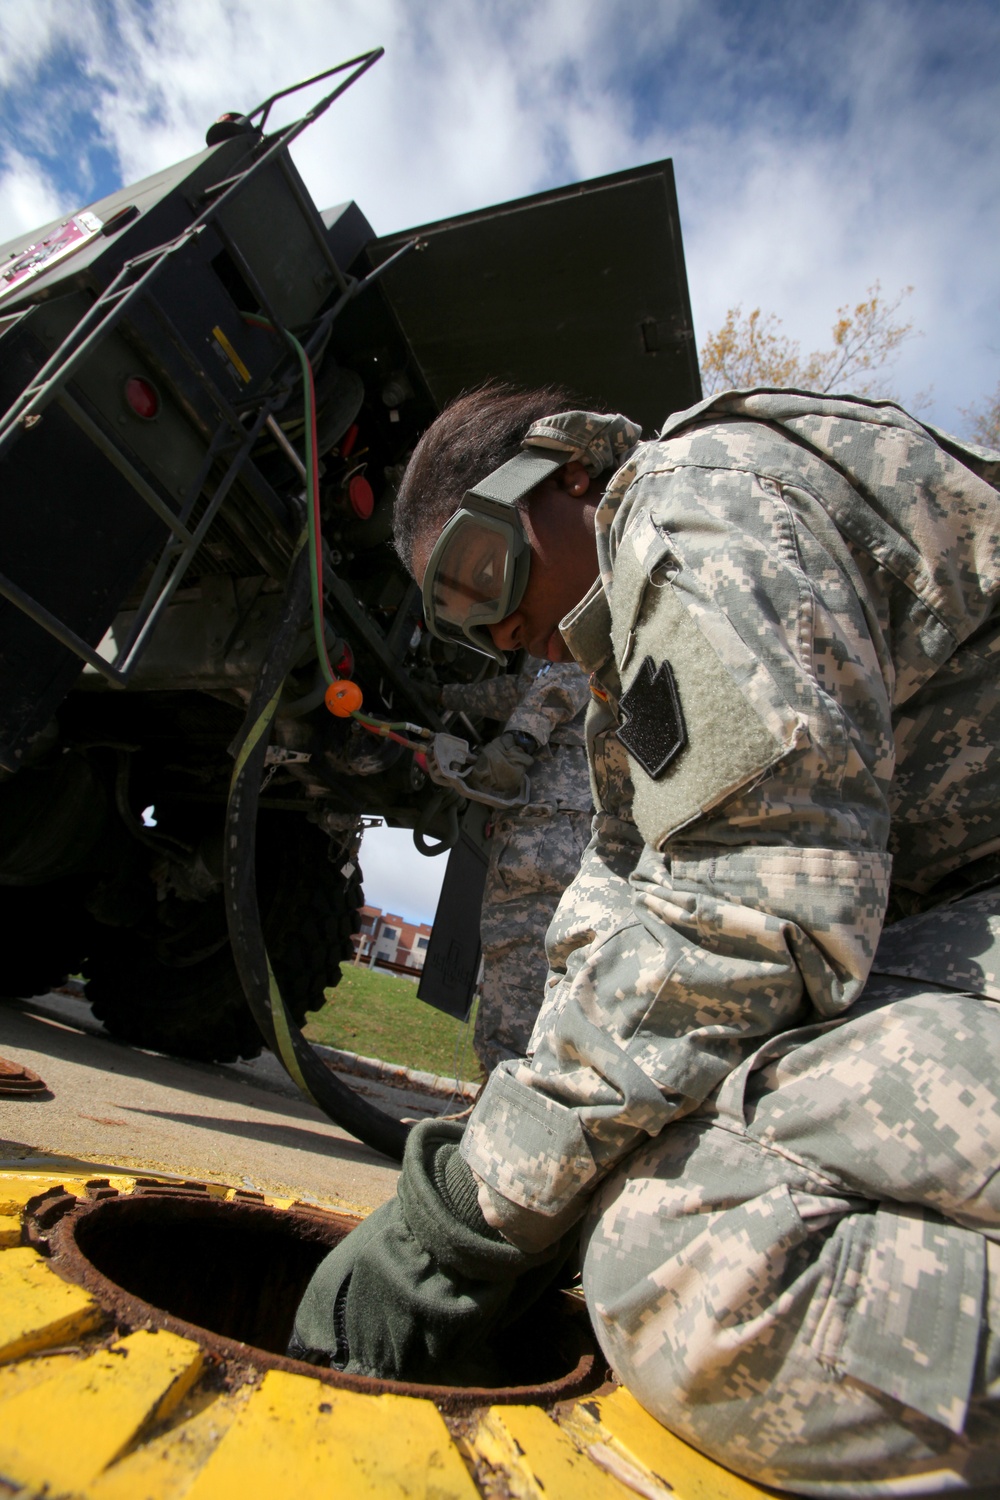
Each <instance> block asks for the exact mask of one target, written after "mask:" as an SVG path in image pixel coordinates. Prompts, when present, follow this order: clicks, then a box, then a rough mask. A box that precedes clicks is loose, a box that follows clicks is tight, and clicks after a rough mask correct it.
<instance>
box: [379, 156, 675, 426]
mask: <svg viewBox="0 0 1000 1500" xmlns="http://www.w3.org/2000/svg"><path fill="white" fill-rule="evenodd" d="M414 236H416V237H417V239H418V241H421V242H423V243H424V245H425V248H424V249H423V251H422V253H421V254H419V255H412V256H409V257H407V258H406V259H405V260H403V261H400V262H399V263H398V264H397V265H395V266H393V267H392V268H391V269H390V270H387V272H386V274H385V276H384V278H383V279H382V282H381V288H380V289H381V295H382V297H384V298H385V300H386V301H387V303H388V304H389V306H390V307H391V309H392V311H393V313H394V315H395V317H396V319H397V321H398V324H399V327H400V329H401V331H402V333H403V335H404V337H405V339H406V342H407V344H408V345H409V348H410V350H411V352H412V356H413V358H414V360H415V361H416V363H417V365H418V367H419V370H420V372H421V375H422V377H423V380H424V382H425V384H426V386H427V388H428V389H429V391H430V392H431V395H432V396H433V398H434V401H435V403H436V404H437V405H438V406H441V405H443V404H444V403H445V402H447V401H449V400H451V399H452V398H453V397H454V396H456V395H458V394H459V392H460V391H462V390H465V389H468V388H469V387H470V386H474V385H476V384H478V383H480V382H481V381H482V380H484V379H487V378H490V377H493V378H497V379H502V380H512V381H515V382H516V383H518V384H522V385H540V384H548V383H552V382H555V383H557V384H562V385H565V386H567V387H569V389H570V390H572V391H573V392H575V393H576V395H577V397H578V398H579V399H580V400H582V401H584V402H586V403H593V404H595V405H598V406H603V407H607V408H610V409H612V410H619V411H623V412H625V413H626V414H627V415H628V416H630V417H632V418H633V419H634V420H636V421H638V422H641V423H642V426H643V428H644V430H645V431H646V432H647V433H652V432H654V431H656V429H657V428H658V427H659V426H660V425H661V424H662V423H663V421H664V419H665V418H666V417H667V416H668V414H669V413H670V412H672V411H679V410H682V409H683V408H684V407H687V406H690V405H692V404H693V403H694V402H695V401H697V400H699V399H700V397H701V382H700V378H699V374H698V354H697V346H696V342H695V337H694V327H693V324H692V319H691V304H690V300H689V297H688V289H687V278H686V274H685V266H684V250H683V244H682V240H681V228H680V217H679V214H678V209H677V194H676V190H675V186H674V174H673V166H672V163H671V162H670V161H660V162H652V163H650V164H649V165H647V166H642V167H635V168H632V169H630V170H628V171H625V172H616V173H613V174H611V175H610V176H607V177H599V178H595V179H593V180H592V181H590V182H586V183H580V184H576V185H574V186H572V187H566V188H557V189H555V190H553V191H550V192H544V193H536V194H534V195H533V196H531V197H528V198H520V199H518V200H516V201H515V202H511V203H502V204H498V205H496V206H494V207H492V208H484V209H480V210H477V211H476V212H475V213H470V214H462V215H460V216H459V217H457V218H453V219H443V220H440V221H439V222H437V223H434V224H425V225H420V226H419V227H417V228H415V229H409V230H406V231H405V233H399V234H392V235H388V236H384V237H382V238H380V239H377V240H374V241H373V242H372V243H371V244H370V245H369V246H368V247H367V248H366V251H365V254H364V261H365V268H366V269H370V268H374V267H376V266H378V265H380V264H381V263H382V262H384V261H385V260H386V259H388V257H389V256H390V255H392V254H394V253H395V252H396V251H398V249H399V248H400V246H401V245H403V244H404V243H405V242H406V241H407V240H409V239H412V238H413V237H414Z"/></svg>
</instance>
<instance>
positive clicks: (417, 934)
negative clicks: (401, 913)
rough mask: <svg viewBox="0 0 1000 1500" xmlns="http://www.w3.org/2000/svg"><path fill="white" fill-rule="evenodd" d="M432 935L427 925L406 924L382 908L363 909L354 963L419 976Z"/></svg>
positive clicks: (355, 942)
mask: <svg viewBox="0 0 1000 1500" xmlns="http://www.w3.org/2000/svg"><path fill="white" fill-rule="evenodd" d="M430 935H431V929H430V927H429V926H428V925H427V923H426V922H407V921H405V920H404V918H403V917H398V916H396V914H395V913H394V912H384V911H382V909H381V907H378V906H363V907H362V908H361V928H360V931H358V932H356V933H355V934H354V938H353V942H354V962H355V963H356V964H368V966H369V967H370V968H374V967H378V968H380V969H391V970H392V971H393V972H395V973H399V972H404V973H410V974H418V973H419V972H420V970H421V969H422V968H423V966H424V959H425V958H426V956H427V944H428V942H429V941H430Z"/></svg>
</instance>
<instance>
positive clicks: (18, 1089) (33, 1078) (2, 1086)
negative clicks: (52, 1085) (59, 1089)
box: [0, 1057, 49, 1097]
mask: <svg viewBox="0 0 1000 1500" xmlns="http://www.w3.org/2000/svg"><path fill="white" fill-rule="evenodd" d="M48 1093H49V1086H48V1084H47V1083H45V1082H44V1080H43V1079H41V1078H39V1076H38V1074H37V1073H35V1072H33V1071H32V1070H31V1068H26V1067H25V1066H24V1064H23V1063H19V1062H12V1061H11V1060H10V1058H9V1057H0V1095H10V1096H12V1097H17V1096H24V1095H25V1094H27V1095H36V1094H48Z"/></svg>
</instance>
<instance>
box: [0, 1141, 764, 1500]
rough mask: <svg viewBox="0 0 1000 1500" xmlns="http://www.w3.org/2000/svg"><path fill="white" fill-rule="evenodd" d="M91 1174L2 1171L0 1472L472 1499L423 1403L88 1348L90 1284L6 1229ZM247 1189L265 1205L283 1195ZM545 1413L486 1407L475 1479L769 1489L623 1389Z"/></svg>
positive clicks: (165, 1352)
mask: <svg viewBox="0 0 1000 1500" xmlns="http://www.w3.org/2000/svg"><path fill="white" fill-rule="evenodd" d="M99 1171H100V1169H99V1168H94V1167H87V1169H86V1170H80V1171H77V1172H76V1173H74V1172H72V1171H69V1170H66V1171H63V1172H62V1173H61V1174H60V1175H59V1176H55V1175H51V1174H44V1173H42V1172H39V1171H31V1172H23V1171H16V1172H15V1171H10V1170H7V1171H4V1170H3V1169H2V1168H0V1474H2V1475H3V1477H4V1478H5V1479H10V1480H11V1481H15V1482H17V1483H18V1484H21V1485H25V1486H27V1487H29V1488H30V1489H32V1490H40V1489H45V1490H46V1491H47V1492H48V1493H53V1494H57V1493H59V1492H61V1491H65V1490H72V1491H73V1493H74V1494H75V1495H76V1496H78V1497H83V1496H85V1497H86V1500H189V1497H190V1500H251V1497H255V1496H256V1495H258V1494H261V1495H267V1497H268V1500H285V1497H287V1500H312V1497H316V1500H320V1497H322V1500H330V1497H335V1500H342V1497H343V1500H352V1497H370V1500H376V1497H377V1500H393V1497H399V1500H411V1497H413V1500H476V1497H477V1496H478V1495H479V1490H478V1489H477V1487H476V1485H475V1484H474V1483H473V1480H472V1478H471V1477H470V1475H469V1473H468V1471H467V1469H466V1467H465V1465H464V1463H463V1461H462V1458H461V1456H460V1454H459V1452H458V1449H457V1448H456V1447H455V1445H454V1444H453V1443H452V1441H451V1438H450V1436H449V1434H448V1431H447V1428H446V1427H445V1424H444V1422H443V1420H442V1418H441V1417H440V1415H439V1413H438V1412H437V1410H436V1409H435V1408H434V1407H433V1406H432V1405H431V1404H430V1403H429V1402H423V1401H419V1400H415V1399H410V1398H405V1397H397V1396H363V1395H360V1394H357V1393H354V1392H350V1391H338V1390H336V1389H335V1388H332V1387H330V1386H327V1385H324V1384H323V1383H322V1382H319V1381H316V1380H312V1379H309V1378H308V1377H305V1376H295V1375H289V1374H286V1373H284V1372H276V1371H275V1372H271V1373H270V1374H268V1375H267V1376H266V1377H265V1378H264V1380H263V1382H262V1384H261V1385H260V1386H259V1387H245V1388H244V1389H243V1390H241V1391H239V1392H237V1393H235V1394H233V1395H219V1394H217V1392H216V1391H214V1390H211V1389H207V1388H204V1387H202V1386H199V1385H197V1384H196V1382H197V1380H198V1376H199V1372H200V1369H201V1354H200V1352H199V1351H198V1349H197V1348H196V1346H195V1345H194V1344H192V1343H190V1342H189V1341H187V1340H184V1339H179V1338H177V1337H176V1336H175V1335H173V1334H169V1333H166V1332H161V1333H158V1334H153V1333H148V1332H142V1333H136V1334H132V1335H130V1336H129V1337H128V1338H126V1339H124V1340H122V1341H121V1342H120V1344H119V1345H117V1346H115V1347H116V1348H118V1349H128V1351H129V1352H128V1354H127V1355H122V1354H121V1353H117V1354H113V1353H109V1352H108V1351H107V1350H106V1349H104V1348H103V1347H102V1345H101V1341H100V1336H99V1335H98V1336H97V1337H95V1336H94V1333H93V1330H94V1329H95V1328H96V1327H97V1326H98V1325H99V1323H100V1320H101V1317H102V1314H101V1312H100V1309H99V1308H98V1307H97V1306H96V1304H95V1303H94V1302H93V1301H92V1299H91V1298H90V1297H89V1296H88V1294H87V1293H86V1292H84V1291H83V1290H82V1289H81V1288H79V1287H76V1286H72V1285H70V1284H68V1283H66V1282H64V1281H62V1280H61V1278H60V1277H59V1276H58V1275H57V1274H56V1273H55V1272H54V1271H53V1270H52V1268H51V1266H50V1265H49V1264H48V1262H46V1261H45V1260H44V1259H42V1257H40V1256H39V1255H37V1254H36V1253H35V1251H33V1250H31V1249H27V1248H24V1247H22V1246H20V1244H19V1243H17V1241H19V1238H20V1216H21V1213H22V1212H23V1209H24V1206H25V1205H26V1204H27V1202H28V1201H29V1200H30V1199H31V1198H33V1197H35V1196H37V1195H38V1194H40V1193H44V1192H46V1191H47V1190H49V1189H51V1188H54V1187H59V1186H62V1187H63V1188H64V1189H65V1190H66V1191H67V1192H70V1193H74V1194H76V1195H77V1196H80V1195H82V1194H83V1193H84V1192H85V1190H86V1184H87V1182H88V1180H89V1181H93V1179H94V1177H95V1175H98V1173H99ZM102 1175H104V1176H110V1186H112V1187H114V1188H117V1189H118V1191H119V1192H124V1193H128V1192H131V1191H133V1190H134V1188H135V1178H134V1177H133V1176H126V1175H125V1174H124V1173H121V1174H110V1173H108V1171H107V1168H105V1172H104V1174H102ZM171 1180H172V1181H174V1182H176V1180H177V1179H176V1178H173V1179H171ZM208 1190H209V1192H210V1193H211V1195H212V1196H213V1197H218V1198H223V1197H224V1198H226V1199H232V1198H233V1197H235V1195H236V1194H237V1192H238V1191H239V1190H238V1189H235V1188H233V1187H232V1186H229V1185H225V1184H219V1183H212V1184H210V1185H208ZM262 1196H263V1197H264V1201H265V1202H266V1203H269V1204H271V1205H272V1206H273V1207H275V1208H278V1209H283V1208H287V1207H290V1206H291V1204H292V1202H293V1201H294V1200H293V1199H291V1198H284V1197H277V1196H272V1195H270V1194H267V1195H262ZM338 1207H339V1210H340V1211H341V1212H343V1211H344V1207H343V1205H342V1204H340V1205H338ZM88 1346H89V1352H88ZM55 1350H64V1351H65V1352H53V1351H55ZM3 1361H6V1363H3ZM171 1414H172V1420H171V1421H170V1425H169V1428H168V1430H163V1428H162V1427H158V1428H157V1436H155V1437H153V1438H152V1439H150V1440H149V1441H143V1436H142V1435H143V1432H144V1430H145V1429H147V1428H148V1427H149V1425H150V1423H152V1422H162V1421H164V1420H168V1419H171ZM560 1424H561V1425H560V1426H557V1425H556V1424H555V1423H554V1422H553V1420H552V1419H551V1418H550V1417H548V1416H547V1415H546V1414H545V1413H544V1412H542V1411H541V1410H539V1409H538V1408H535V1407H494V1408H492V1409H491V1411H490V1412H488V1413H486V1414H484V1415H483V1417H482V1418H481V1420H480V1423H479V1426H478V1429H477V1430H476V1432H475V1436H474V1438H472V1439H471V1440H469V1441H468V1443H467V1451H468V1452H469V1454H470V1457H471V1458H472V1459H476V1458H481V1459H485V1460H486V1461H487V1462H488V1463H489V1464H490V1465H492V1466H493V1472H492V1473H487V1474H485V1482H486V1491H485V1492H486V1493H488V1494H489V1495H490V1496H491V1497H497V1500H499V1497H500V1496H503V1497H505V1500H508V1497H510V1500H564V1497H565V1500H577V1497H579V1500H626V1497H628V1500H635V1496H636V1494H640V1495H649V1496H653V1497H656V1500H659V1496H661V1495H663V1494H664V1493H666V1494H668V1495H669V1496H670V1497H671V1500H761V1497H763V1496H765V1495H768V1494H770V1493H772V1492H771V1491H768V1490H764V1489H760V1488H758V1487H756V1486H755V1485H752V1484H750V1483H748V1482H747V1481H745V1480H742V1479H739V1478H737V1476H736V1475H733V1474H730V1473H729V1472H728V1471H727V1470H725V1469H722V1468H720V1467H719V1466H718V1465H716V1464H714V1463H712V1462H711V1461H710V1460H709V1459H707V1458H704V1457H703V1456H702V1455H701V1454H699V1453H697V1452H696V1451H695V1450H694V1449H692V1448H689V1447H688V1446H687V1445H686V1444H685V1443H682V1442H681V1441H680V1440H679V1439H677V1438H675V1437H673V1436H672V1435H671V1434H670V1433H668V1432H667V1431H666V1430H665V1429H664V1428H662V1427H660V1426H659V1424H658V1423H657V1422H655V1421H653V1419H652V1418H651V1417H649V1416H648V1415H647V1413H646V1412H644V1411H643V1409H642V1408H641V1407H640V1406H639V1405H638V1403H637V1402H636V1401H634V1400H633V1398H632V1397H631V1396H630V1395H629V1394H628V1393H627V1392H626V1391H617V1392H615V1394H614V1395H611V1396H605V1397H601V1398H594V1397H591V1398H589V1399H587V1400H585V1401H583V1402H578V1403H576V1404H575V1405H573V1406H572V1407H565V1408H563V1409H562V1415H561V1416H560ZM463 1441H465V1440H463ZM588 1450H589V1454H590V1455H592V1456H588ZM616 1474H617V1475H618V1476H619V1477H620V1478H622V1479H624V1481H625V1484H623V1483H620V1482H619V1481H618V1479H616V1478H615V1477H614V1475H616ZM626 1484H627V1485H629V1486H630V1487H629V1488H626V1487H625V1485H626ZM667 1486H669V1489H667V1488H666V1487H667Z"/></svg>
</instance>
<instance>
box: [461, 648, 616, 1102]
mask: <svg viewBox="0 0 1000 1500" xmlns="http://www.w3.org/2000/svg"><path fill="white" fill-rule="evenodd" d="M589 699H590V690H589V687H588V684H587V678H586V676H585V675H584V673H583V672H582V671H581V670H580V668H579V667H578V666H577V665H576V663H575V662H555V663H553V662H547V661H541V660H539V659H538V658H537V657H534V656H526V657H525V658H524V662H523V665H522V666H521V669H520V671H519V672H516V673H514V672H512V673H509V674H507V675H506V676H500V677H492V678H490V679H488V680H487V681H485V682H478V683H473V684H471V685H464V684H457V683H456V684H451V685H449V686H446V687H444V688H443V689H442V691H441V696H440V702H441V706H442V707H443V708H445V709H452V710H457V711H460V712H463V713H466V714H470V715H484V716H485V717H487V718H491V719H497V720H499V721H500V722H501V723H503V725H504V728H503V732H502V733H501V734H499V735H498V736H497V737H496V738H495V739H493V740H491V741H490V743H489V744H488V745H486V747H485V748H484V750H483V752H482V753H481V755H480V757H479V760H478V761H477V762H476V765H475V766H474V767H473V770H472V772H471V773H470V777H469V780H470V781H471V783H472V784H473V785H474V786H477V787H479V788H480V789H481V790H488V791H498V792H500V793H501V794H503V795H506V796H514V795H515V794H516V792H517V789H518V787H519V786H520V785H521V782H522V780H523V778H524V776H525V774H526V773H527V774H528V776H529V777H530V779H531V801H530V802H529V803H528V805H527V806H525V807H517V808H513V809H511V810H510V811H508V812H498V813H497V814H496V815H495V816H494V817H493V819H492V824H491V826H492V835H491V838H490V843H489V853H490V861H489V869H488V871H487V875H486V890H485V893H484V896H483V912H482V920H481V932H482V941H483V989H482V998H481V999H480V1002H479V1013H478V1015H477V1017H476V1029H475V1039H474V1043H473V1045H474V1046H475V1049H476V1056H477V1057H478V1058H479V1061H480V1063H481V1064H482V1067H483V1070H484V1072H485V1073H487V1074H488V1073H490V1072H491V1071H492V1070H493V1068H495V1067H496V1065H497V1063H499V1062H503V1061H504V1059H505V1058H508V1057H523V1056H524V1054H525V1052H526V1051H527V1047H528V1040H529V1038H530V1036H531V1032H532V1028H533V1026H534V1024H535V1017H536V1016H537V1014H538V1009H539V1006H540V1004H541V1001H542V999H543V996H544V989H545V978H546V975H547V973H548V962H547V960H546V957H545V932H546V929H547V927H548V925H549V922H550V921H551V920H552V914H553V912H554V911H555V909H556V906H557V905H558V902H559V898H560V896H561V895H562V893H563V891H564V890H565V888H566V887H567V886H568V885H569V883H570V881H571V880H572V879H573V878H574V876H575V875H576V873H577V871H578V870H579V868H580V859H581V857H582V855H583V851H584V849H585V848H586V847H587V844H588V842H589V840H590V823H591V818H592V817H593V801H592V798H591V791H590V775H589V772H588V769H587V749H586V742H585V739H584V719H585V717H586V708H587V703H588V702H589Z"/></svg>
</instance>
